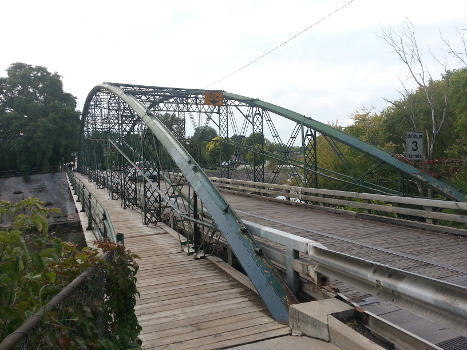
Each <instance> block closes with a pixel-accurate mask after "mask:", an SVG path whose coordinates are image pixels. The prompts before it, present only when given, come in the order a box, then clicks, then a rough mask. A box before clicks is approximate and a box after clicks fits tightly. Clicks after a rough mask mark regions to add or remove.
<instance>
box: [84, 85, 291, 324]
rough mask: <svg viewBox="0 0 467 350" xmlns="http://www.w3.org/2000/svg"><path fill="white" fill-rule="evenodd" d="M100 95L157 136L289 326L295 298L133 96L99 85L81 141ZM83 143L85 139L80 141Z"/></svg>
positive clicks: (276, 315) (178, 147)
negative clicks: (112, 100)
mask: <svg viewBox="0 0 467 350" xmlns="http://www.w3.org/2000/svg"><path fill="white" fill-rule="evenodd" d="M99 91H108V92H110V93H111V94H113V95H115V96H118V97H119V98H120V99H121V100H123V101H124V102H125V103H126V104H128V106H130V107H131V108H132V110H133V111H134V112H135V114H136V115H137V116H138V117H140V118H141V119H142V120H143V122H144V123H145V124H146V126H147V127H148V128H149V129H150V130H151V131H152V132H153V133H154V135H155V136H156V137H157V139H158V140H159V142H160V143H161V144H162V145H163V147H164V148H165V149H166V151H167V152H168V153H169V155H170V156H171V157H172V159H173V160H174V162H175V163H176V164H177V166H178V167H179V168H180V171H181V172H182V173H183V175H184V176H185V178H186V179H187V181H188V182H189V183H190V185H191V186H192V187H193V189H194V190H195V191H196V193H197V195H198V197H199V198H200V199H201V200H202V202H203V204H204V206H205V208H206V209H207V211H208V212H209V214H210V215H211V216H212V218H213V219H214V221H215V222H216V225H217V226H218V228H219V230H220V231H221V233H222V235H223V236H224V238H225V239H226V241H227V242H228V244H229V245H230V247H231V249H232V251H233V252H234V254H235V256H236V257H237V259H238V260H239V262H240V264H241V265H242V267H243V269H244V270H245V271H246V272H247V274H248V276H249V277H250V279H251V281H252V282H253V284H254V286H255V288H256V290H257V291H258V293H259V295H260V296H261V298H262V299H263V301H264V303H265V304H266V306H267V307H268V309H269V311H270V312H271V314H272V316H273V317H274V319H275V320H277V321H279V322H283V323H287V322H288V319H289V312H288V308H289V304H290V303H292V302H294V301H295V296H294V295H293V293H292V292H291V291H290V290H289V289H288V287H287V286H286V285H285V283H284V282H283V281H282V279H281V278H280V277H279V276H278V275H277V273H276V272H275V270H274V268H273V267H272V265H271V264H270V262H269V261H268V260H267V259H266V258H265V257H264V256H263V255H262V254H260V253H258V252H260V249H259V247H258V246H257V245H256V242H255V241H254V239H253V237H252V236H251V234H250V233H249V232H248V230H247V229H246V227H245V225H243V223H242V221H241V219H240V218H239V217H238V216H237V215H236V214H235V212H234V211H233V210H232V209H231V208H230V206H229V204H228V203H227V202H226V201H225V199H224V198H223V197H222V195H221V194H220V193H219V191H218V190H217V188H216V187H215V186H214V184H213V183H212V182H211V181H210V180H209V179H208V177H207V176H206V174H205V173H204V172H203V170H202V169H201V168H200V167H199V165H198V164H197V163H196V161H195V160H194V159H193V157H192V156H191V155H190V154H189V153H188V152H187V151H186V150H185V149H184V147H183V146H182V145H181V144H180V142H178V140H177V139H176V137H175V136H174V135H172V133H171V132H170V131H169V130H168V129H167V128H166V127H165V125H164V124H163V123H162V122H161V121H160V120H159V119H158V118H157V117H156V116H155V115H154V114H153V113H152V112H150V111H149V110H148V109H147V108H146V107H145V106H144V105H143V104H142V103H141V102H140V101H138V100H137V99H136V98H135V97H134V96H131V95H129V94H125V93H124V91H123V90H121V89H120V88H119V87H117V86H113V85H111V84H106V83H104V84H100V85H97V86H96V87H94V88H93V89H92V90H91V92H90V93H89V94H88V97H87V99H86V102H85V106H84V109H83V117H82V121H81V125H82V130H81V132H82V138H83V135H84V125H85V122H86V121H85V119H86V118H87V114H88V110H89V105H90V103H91V101H92V98H93V96H94V95H95V94H96V93H97V92H99ZM81 142H83V139H82V140H81Z"/></svg>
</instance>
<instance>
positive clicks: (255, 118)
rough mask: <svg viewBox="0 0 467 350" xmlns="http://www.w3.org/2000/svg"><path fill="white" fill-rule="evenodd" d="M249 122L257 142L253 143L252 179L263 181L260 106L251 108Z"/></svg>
mask: <svg viewBox="0 0 467 350" xmlns="http://www.w3.org/2000/svg"><path fill="white" fill-rule="evenodd" d="M251 111H252V115H251V124H252V127H253V135H255V136H254V137H255V138H256V137H258V138H259V139H260V140H259V142H260V143H259V144H255V145H253V181H255V182H264V160H265V159H264V133H263V132H264V128H263V126H264V125H263V123H264V116H263V110H262V109H261V108H254V109H252V110H251Z"/></svg>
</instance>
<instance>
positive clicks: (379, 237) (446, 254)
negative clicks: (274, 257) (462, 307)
mask: <svg viewBox="0 0 467 350" xmlns="http://www.w3.org/2000/svg"><path fill="white" fill-rule="evenodd" d="M223 195H224V197H225V198H226V200H227V201H228V202H229V203H230V204H231V206H232V207H233V208H234V209H235V211H236V212H237V214H238V215H239V216H240V217H241V218H242V219H245V220H249V221H253V222H257V223H259V224H262V225H265V226H270V227H274V228H276V229H279V230H282V231H286V232H289V233H292V234H296V235H299V236H302V237H306V238H309V239H313V240H315V241H317V242H319V243H322V244H323V245H325V246H326V247H328V248H330V249H333V250H337V251H340V252H343V253H346V254H349V255H353V256H357V257H360V258H363V259H366V260H372V261H375V262H379V263H382V264H386V265H389V266H391V267H396V268H399V269H402V270H406V271H410V272H414V273H417V274H421V275H424V276H428V277H432V278H436V279H440V280H444V281H448V282H451V283H454V284H458V285H461V286H465V285H466V279H467V269H466V264H465V261H466V260H467V252H466V237H463V236H456V235H452V234H446V233H440V232H433V231H427V230H421V229H415V228H409V227H404V226H399V225H394V224H389V223H383V222H376V221H370V220H363V219H359V218H355V217H353V216H349V215H344V214H338V213H331V212H329V211H324V210H319V209H310V208H305V207H297V206H291V205H288V204H286V203H278V202H274V201H269V200H267V199H266V198H264V199H258V198H252V197H247V196H242V195H234V194H229V193H225V192H224V193H223ZM331 285H333V286H334V287H337V288H338V289H339V290H340V292H341V293H342V294H344V295H345V296H347V297H348V298H350V299H351V300H352V301H354V302H356V303H358V304H359V305H361V306H362V307H363V308H364V309H366V310H368V311H370V312H373V313H376V314H377V315H380V316H381V317H383V318H385V319H387V320H388V321H391V322H393V323H395V324H397V325H399V326H401V327H403V328H405V329H407V330H409V331H411V332H413V333H415V334H417V335H419V336H421V337H422V338H424V339H426V340H429V341H431V342H432V343H435V344H436V343H440V342H442V341H446V340H449V339H453V338H456V337H462V336H465V334H459V333H458V332H454V331H451V330H449V329H446V328H444V327H442V326H439V325H436V324H434V323H432V322H430V321H427V320H424V319H421V318H420V317H418V316H415V315H413V314H410V313H408V312H407V311H405V310H401V309H400V308H398V307H396V306H394V305H392V304H390V303H386V302H381V301H380V300H378V299H377V298H375V297H373V296H371V295H369V294H367V293H364V292H361V291H358V290H356V289H355V288H353V287H351V286H348V285H344V284H343V283H341V282H339V281H336V280H333V281H331Z"/></svg>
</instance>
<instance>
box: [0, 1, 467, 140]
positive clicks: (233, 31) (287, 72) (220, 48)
mask: <svg viewBox="0 0 467 350" xmlns="http://www.w3.org/2000/svg"><path fill="white" fill-rule="evenodd" d="M344 3H345V1H341V0H339V1H337V0H335V1H329V0H327V1H324V0H321V1H305V0H303V1H302V0H296V1H287V2H284V1H264V0H261V1H254V2H251V1H247V0H241V1H235V2H233V1H229V2H227V1H214V0H209V1H202V2H193V1H177V2H168V1H134V2H131V3H129V2H127V1H125V2H123V1H116V0H114V1H87V0H86V1H66V2H64V1H36V2H33V1H24V0H16V1H14V2H12V1H11V2H10V1H9V2H4V3H2V14H3V16H2V21H1V22H0V30H1V32H2V33H4V36H3V37H2V47H3V48H5V49H4V50H2V55H1V56H0V69H2V70H4V69H6V68H7V67H8V65H9V64H11V63H13V62H17V61H21V62H26V63H29V64H33V65H43V66H46V67H48V69H49V70H51V71H56V72H58V73H59V74H61V75H62V76H63V81H64V87H65V89H66V90H67V91H69V92H71V93H72V94H74V95H75V96H77V97H78V105H79V106H80V108H81V107H82V105H83V103H84V100H85V98H86V95H87V93H88V92H89V91H90V90H91V88H92V87H93V86H94V85H95V84H97V83H100V82H102V81H116V82H126V83H135V84H148V85H158V86H173V87H194V88H202V87H203V86H206V85H207V84H208V83H211V82H212V81H214V80H217V79H219V78H220V77H222V76H225V75H226V74H228V73H230V72H231V71H233V70H235V69H237V68H238V67H240V66H242V65H244V64H246V63H248V62H249V61H250V60H252V59H254V58H256V57H257V56H258V55H260V54H262V53H263V52H265V51H266V50H268V49H270V48H272V47H274V46H275V45H277V44H279V43H281V42H283V41H284V40H286V39H288V38H290V37H291V36H292V35H294V34H296V33H297V32H299V31H301V30H302V29H304V28H306V27H307V26H309V25H310V24H312V23H314V22H316V21H317V20H318V19H320V18H321V17H322V16H325V15H326V14H328V13H329V12H331V11H332V10H334V9H336V8H338V7H339V6H341V5H342V4H344ZM466 7H467V5H466V3H465V0H449V1H444V2H442V3H441V2H427V1H422V0H417V1H415V0H414V1H401V0H395V1H391V2H380V1H371V0H356V1H355V2H354V3H352V4H351V5H349V6H348V7H347V8H345V9H344V10H342V11H340V12H339V13H337V14H336V15H334V16H332V17H331V18H329V19H327V20H326V21H324V22H323V23H321V24H319V25H318V26H316V27H315V28H313V29H311V30H309V31H307V32H306V33H304V34H303V35H301V36H299V37H298V38H296V39H294V40H293V41H291V42H290V43H289V44H287V45H286V46H285V47H282V48H280V49H279V50H277V51H275V52H274V53H273V54H271V55H268V56H266V57H265V58H264V59H262V60H261V61H260V62H258V63H256V64H254V65H252V66H250V67H248V68H246V69H245V70H243V71H241V72H240V73H238V74H235V75H233V76H232V77H231V78H229V79H227V80H224V81H222V82H221V83H219V84H216V85H214V86H213V88H216V89H224V90H226V91H230V92H236V93H239V94H243V95H246V96H251V97H257V98H261V99H263V100H266V101H268V102H272V103H275V104H278V105H282V106H284V107H287V108H290V109H292V110H295V111H297V112H300V113H303V114H307V115H308V114H310V115H311V116H312V117H314V118H316V119H319V120H321V121H323V122H329V121H335V120H336V119H339V120H341V119H345V118H348V116H349V115H350V113H352V112H353V111H355V110H356V109H357V108H359V107H361V106H375V108H377V109H381V108H383V107H384V106H385V103H384V101H383V100H382V99H381V97H383V96H384V97H388V98H396V97H397V94H398V90H399V89H400V85H399V81H398V77H401V78H402V79H404V78H405V76H406V72H405V70H404V67H403V66H402V65H401V63H400V62H399V61H398V59H397V57H396V56H395V55H394V53H392V52H391V50H390V48H389V47H388V46H387V45H385V43H384V42H383V41H382V40H381V39H380V38H378V36H377V34H378V33H380V32H381V26H387V25H392V26H395V25H400V24H401V23H403V21H404V19H405V18H406V17H408V18H410V20H411V21H412V22H413V23H414V25H415V27H416V30H417V35H418V36H419V40H420V44H421V47H422V48H423V49H424V50H425V53H426V57H427V59H428V60H429V51H428V45H429V47H430V50H431V51H433V52H435V54H440V55H442V52H441V51H440V49H439V47H440V45H441V43H440V40H438V38H439V34H438V31H439V30H441V31H442V32H443V33H446V37H447V38H451V39H452V38H454V35H455V34H454V30H453V28H454V27H455V26H456V25H457V26H459V25H464V23H465V20H466V18H465V14H466V13H467V11H466ZM5 33H7V34H5ZM429 61H430V60H429ZM429 67H430V69H431V70H432V71H433V72H434V74H433V75H434V77H437V76H439V74H440V68H439V66H437V64H436V63H435V62H432V60H431V61H430V62H429ZM284 128H287V127H286V126H284ZM281 132H283V133H284V134H286V133H289V132H290V131H289V130H285V129H284V130H281Z"/></svg>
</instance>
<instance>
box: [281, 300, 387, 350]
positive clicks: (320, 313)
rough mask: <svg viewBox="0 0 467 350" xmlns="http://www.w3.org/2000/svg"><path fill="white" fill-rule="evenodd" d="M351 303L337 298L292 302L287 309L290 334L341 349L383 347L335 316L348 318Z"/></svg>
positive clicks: (349, 316)
mask: <svg viewBox="0 0 467 350" xmlns="http://www.w3.org/2000/svg"><path fill="white" fill-rule="evenodd" d="M354 312H355V309H354V308H353V306H351V305H348V304H346V303H344V302H343V301H340V300H338V299H336V298H329V299H323V300H317V301H311V302H308V303H301V304H294V305H291V306H290V310H289V325H290V328H291V329H292V332H293V333H299V334H300V333H302V334H304V335H307V336H309V337H312V338H317V339H321V340H324V341H327V342H331V343H333V344H335V345H337V346H339V347H341V348H342V349H343V350H346V349H349V350H355V349H363V350H384V348H382V347H381V346H379V345H377V344H376V343H374V342H373V341H371V340H370V339H368V338H366V337H365V336H363V335H362V334H360V333H358V332H357V331H355V330H354V329H352V328H351V327H349V326H347V325H346V324H345V323H343V322H341V321H339V319H338V318H343V319H347V318H351V317H352V316H353V314H354Z"/></svg>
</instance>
